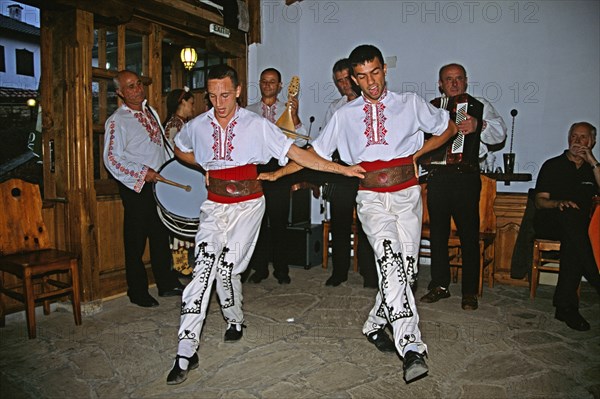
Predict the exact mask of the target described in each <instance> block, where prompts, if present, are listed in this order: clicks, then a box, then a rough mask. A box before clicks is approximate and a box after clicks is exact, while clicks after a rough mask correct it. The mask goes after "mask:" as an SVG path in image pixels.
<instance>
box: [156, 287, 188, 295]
mask: <svg viewBox="0 0 600 399" xmlns="http://www.w3.org/2000/svg"><path fill="white" fill-rule="evenodd" d="M182 294H183V287H175V288H171V289H170V290H164V291H161V290H158V296H160V297H169V296H181V295H182Z"/></svg>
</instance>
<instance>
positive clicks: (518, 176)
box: [484, 173, 531, 186]
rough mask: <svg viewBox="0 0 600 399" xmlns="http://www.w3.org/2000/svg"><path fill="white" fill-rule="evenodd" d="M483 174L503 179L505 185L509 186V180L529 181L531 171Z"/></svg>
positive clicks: (499, 179) (498, 179)
mask: <svg viewBox="0 0 600 399" xmlns="http://www.w3.org/2000/svg"><path fill="white" fill-rule="evenodd" d="M484 175H485V176H487V177H490V178H492V179H495V180H497V181H503V182H504V185H505V186H510V182H511V181H531V173H484Z"/></svg>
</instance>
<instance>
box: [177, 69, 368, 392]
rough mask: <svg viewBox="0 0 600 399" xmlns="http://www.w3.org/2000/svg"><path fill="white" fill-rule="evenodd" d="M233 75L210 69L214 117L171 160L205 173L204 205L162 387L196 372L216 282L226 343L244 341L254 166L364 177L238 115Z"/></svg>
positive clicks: (261, 203) (260, 209)
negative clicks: (272, 163)
mask: <svg viewBox="0 0 600 399" xmlns="http://www.w3.org/2000/svg"><path fill="white" fill-rule="evenodd" d="M241 90H242V88H241V86H240V84H239V81H238V77H237V72H236V71H235V70H234V69H233V68H231V67H229V66H227V65H219V66H215V67H213V68H211V70H210V71H209V74H208V85H207V91H208V95H209V99H210V101H211V103H212V104H213V109H211V110H209V111H208V112H206V113H204V114H202V115H200V116H198V117H196V118H195V119H193V120H192V121H190V122H189V123H188V124H186V125H185V126H184V128H183V129H182V130H181V132H180V133H179V134H178V135H177V136H176V137H175V145H176V148H175V154H176V156H177V157H178V158H180V159H181V160H183V161H185V162H187V163H190V164H198V165H200V166H202V167H203V168H204V169H205V170H207V171H208V173H209V179H208V199H207V200H206V201H205V202H204V203H203V204H202V206H201V208H200V228H199V229H198V233H197V234H196V265H195V268H194V273H193V279H192V281H191V282H190V283H189V284H188V285H187V286H186V288H185V290H184V292H183V296H182V302H181V324H180V327H179V335H178V337H179V345H178V349H177V356H176V358H175V362H174V364H173V368H172V370H171V371H170V372H169V375H168V377H167V384H179V383H181V382H183V381H185V379H186V378H187V373H188V370H191V369H195V368H197V367H198V364H199V359H198V354H197V353H196V350H197V349H198V345H199V341H200V333H201V330H202V326H203V324H204V320H205V318H206V309H207V307H208V303H209V301H210V296H211V288H212V284H213V282H214V281H215V279H216V282H217V283H216V286H217V288H216V289H217V294H218V296H219V300H220V304H221V311H222V312H223V317H224V318H225V320H226V321H227V323H228V328H227V331H226V333H225V341H237V340H239V339H240V338H241V337H242V323H243V321H244V314H243V311H242V283H241V281H240V274H241V273H242V272H243V271H244V270H245V269H246V267H247V266H248V262H249V260H250V256H251V255H252V251H253V250H254V245H255V243H256V239H257V237H258V232H259V227H260V222H261V219H262V217H263V214H264V212H265V199H264V196H263V193H262V188H261V182H260V181H258V180H257V172H256V164H259V163H266V162H268V161H269V160H270V159H271V158H273V157H275V158H277V159H279V162H280V164H281V165H284V164H285V163H286V162H287V161H288V157H289V158H290V159H293V160H295V161H296V162H298V163H299V164H301V165H303V166H306V167H308V168H311V169H316V170H326V171H329V172H334V173H340V174H345V175H347V176H358V177H362V176H363V175H362V173H361V172H362V171H363V169H362V168H361V167H360V166H352V167H344V166H341V165H338V164H336V163H333V162H330V161H326V160H324V159H322V158H320V157H319V156H317V155H316V154H314V153H311V152H308V151H306V150H303V149H301V148H299V147H297V146H296V145H294V144H293V140H292V139H289V138H287V137H286V136H285V135H284V134H283V133H282V132H281V130H279V128H277V126H275V125H274V124H272V123H271V122H269V121H268V120H267V119H264V118H262V117H260V116H258V115H256V114H255V113H253V112H250V111H247V110H245V109H243V108H240V107H239V106H238V105H237V101H236V100H237V98H238V97H239V95H240V93H241Z"/></svg>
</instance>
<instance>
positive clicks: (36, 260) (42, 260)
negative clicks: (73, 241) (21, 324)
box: [0, 179, 81, 338]
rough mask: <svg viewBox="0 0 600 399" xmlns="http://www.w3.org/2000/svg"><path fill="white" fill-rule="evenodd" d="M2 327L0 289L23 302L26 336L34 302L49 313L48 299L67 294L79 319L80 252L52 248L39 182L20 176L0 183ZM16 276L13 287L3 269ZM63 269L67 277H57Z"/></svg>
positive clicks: (33, 332)
mask: <svg viewBox="0 0 600 399" xmlns="http://www.w3.org/2000/svg"><path fill="white" fill-rule="evenodd" d="M0 209H2V212H0V327H4V325H5V303H4V302H3V294H4V295H6V296H9V297H10V298H13V299H15V300H17V301H20V302H22V303H24V304H25V313H26V316H27V329H28V332H29V338H35V337H36V323H35V303H36V302H38V301H42V302H43V307H44V314H46V315H47V314H50V301H51V300H52V299H55V298H58V297H61V296H65V295H69V296H70V297H71V301H72V303H73V315H74V317H75V324H76V325H80V324H81V305H80V292H79V291H80V286H79V271H78V257H77V255H75V254H72V253H69V252H65V251H61V250H57V249H54V248H51V244H50V238H49V236H48V232H47V230H46V226H45V225H44V221H43V219H42V201H41V197H40V191H39V187H38V186H37V185H34V184H31V183H27V182H24V181H23V180H19V179H11V180H8V181H6V182H3V183H2V184H0ZM7 274H10V275H13V276H15V277H17V278H18V279H19V280H17V281H20V285H16V284H15V285H16V286H15V287H11V285H12V284H7V281H6V275H7ZM62 274H69V275H70V278H62V279H61V280H58V279H55V278H56V277H57V276H59V275H62Z"/></svg>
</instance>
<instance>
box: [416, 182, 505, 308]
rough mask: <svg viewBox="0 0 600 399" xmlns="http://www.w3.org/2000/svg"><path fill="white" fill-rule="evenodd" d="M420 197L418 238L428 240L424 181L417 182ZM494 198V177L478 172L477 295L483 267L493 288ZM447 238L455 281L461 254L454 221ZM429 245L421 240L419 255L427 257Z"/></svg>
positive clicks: (429, 234)
mask: <svg viewBox="0 0 600 399" xmlns="http://www.w3.org/2000/svg"><path fill="white" fill-rule="evenodd" d="M421 195H422V199H423V222H422V230H421V238H422V239H425V240H428V241H429V240H430V237H431V233H430V230H429V211H428V210H427V184H426V183H423V184H421ZM495 201H496V180H494V179H490V178H489V177H487V176H483V175H481V193H480V198H479V296H481V295H483V276H484V271H485V270H486V268H487V280H488V287H490V288H492V287H494V256H495V254H494V240H495V238H496V214H495V213H494V202H495ZM450 226H451V227H450V238H449V239H448V255H449V256H450V267H451V269H452V280H453V281H454V282H456V281H457V280H458V269H459V268H460V267H461V266H462V253H461V248H460V239H459V237H458V233H457V229H456V224H455V223H454V220H451V225H450ZM428 249H430V247H429V245H427V244H426V245H424V244H423V243H421V250H420V252H419V256H421V257H430V256H431V254H430V252H428V251H427V250H428Z"/></svg>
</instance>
